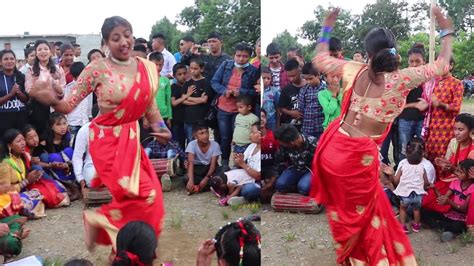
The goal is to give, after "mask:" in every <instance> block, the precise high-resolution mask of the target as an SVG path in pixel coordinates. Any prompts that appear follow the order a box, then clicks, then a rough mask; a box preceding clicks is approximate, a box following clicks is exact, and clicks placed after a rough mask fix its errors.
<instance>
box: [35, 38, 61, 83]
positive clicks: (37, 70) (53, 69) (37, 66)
mask: <svg viewBox="0 0 474 266" xmlns="http://www.w3.org/2000/svg"><path fill="white" fill-rule="evenodd" d="M41 44H46V45H47V46H48V47H49V49H50V50H51V46H49V42H48V41H46V40H37V41H36V42H35V52H36V49H38V46H40V45H41ZM47 67H48V69H49V72H50V73H51V74H54V73H56V65H55V64H54V61H53V58H52V57H51V56H50V57H49V61H48V64H47ZM39 74H40V63H39V59H38V55H36V57H35V62H34V63H33V76H35V77H38V76H39Z"/></svg>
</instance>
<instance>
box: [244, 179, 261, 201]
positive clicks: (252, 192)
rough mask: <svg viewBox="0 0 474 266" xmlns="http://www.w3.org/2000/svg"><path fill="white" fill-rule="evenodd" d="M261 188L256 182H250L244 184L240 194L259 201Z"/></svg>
mask: <svg viewBox="0 0 474 266" xmlns="http://www.w3.org/2000/svg"><path fill="white" fill-rule="evenodd" d="M260 191H261V188H260V187H259V186H258V185H257V184H255V183H249V184H245V185H243V186H242V189H241V190H240V196H242V197H244V198H245V199H246V200H248V201H257V200H258V199H260Z"/></svg>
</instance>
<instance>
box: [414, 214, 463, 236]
mask: <svg viewBox="0 0 474 266" xmlns="http://www.w3.org/2000/svg"><path fill="white" fill-rule="evenodd" d="M421 221H422V222H423V223H424V224H426V225H428V226H429V227H431V228H434V229H441V230H443V232H446V231H448V232H451V233H453V234H461V233H463V232H466V230H467V227H466V223H465V222H462V221H457V220H451V219H449V218H447V217H446V216H444V215H443V214H442V213H439V212H435V211H431V210H426V209H421Z"/></svg>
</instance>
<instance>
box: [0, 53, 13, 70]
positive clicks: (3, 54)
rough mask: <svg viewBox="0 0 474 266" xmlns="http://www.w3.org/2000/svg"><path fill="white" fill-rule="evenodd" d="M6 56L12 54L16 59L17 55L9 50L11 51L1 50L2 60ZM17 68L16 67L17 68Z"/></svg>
mask: <svg viewBox="0 0 474 266" xmlns="http://www.w3.org/2000/svg"><path fill="white" fill-rule="evenodd" d="M6 54H12V55H13V57H14V58H15V59H16V55H15V52H13V51H12V50H9V49H4V50H1V51H0V60H2V59H3V56H4V55H6ZM15 68H16V67H15Z"/></svg>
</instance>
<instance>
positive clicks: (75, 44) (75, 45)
mask: <svg viewBox="0 0 474 266" xmlns="http://www.w3.org/2000/svg"><path fill="white" fill-rule="evenodd" d="M72 46H74V48H77V47H81V45H80V44H78V43H75V42H74V43H72Z"/></svg>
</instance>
